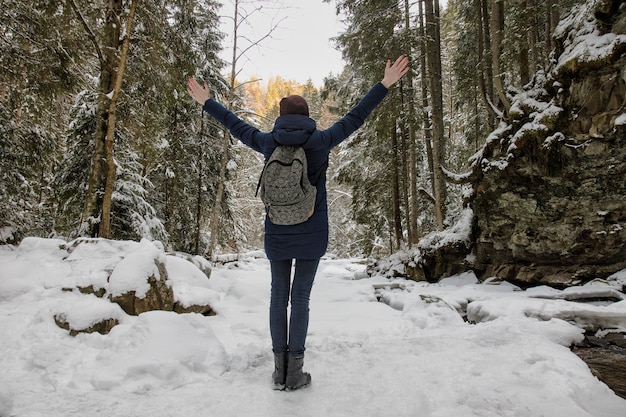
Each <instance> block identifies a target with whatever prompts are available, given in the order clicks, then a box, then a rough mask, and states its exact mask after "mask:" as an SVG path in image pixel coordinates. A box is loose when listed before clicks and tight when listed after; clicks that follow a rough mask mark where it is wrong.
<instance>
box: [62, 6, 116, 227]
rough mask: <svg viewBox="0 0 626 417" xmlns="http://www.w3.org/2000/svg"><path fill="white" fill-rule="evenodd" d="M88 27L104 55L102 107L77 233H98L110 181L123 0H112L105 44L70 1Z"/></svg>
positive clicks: (101, 82)
mask: <svg viewBox="0 0 626 417" xmlns="http://www.w3.org/2000/svg"><path fill="white" fill-rule="evenodd" d="M69 3H70V5H71V6H72V8H73V9H74V11H75V13H76V15H77V17H78V18H79V20H80V21H81V23H82V24H83V26H84V28H85V31H86V32H87V34H88V36H89V38H90V39H91V41H92V43H93V44H94V48H95V50H96V52H97V54H98V57H99V59H100V83H99V86H98V91H99V95H98V109H97V112H96V132H95V137H94V148H93V153H92V156H91V163H90V168H89V176H88V178H87V190H85V202H84V205H83V211H82V214H81V218H80V223H79V226H78V230H77V234H78V235H84V234H87V235H89V236H92V237H96V236H98V233H99V226H100V222H101V217H100V215H101V210H102V194H103V192H104V184H105V181H106V166H105V160H106V156H105V141H106V135H107V125H108V117H109V98H108V97H107V94H109V93H110V92H111V90H113V88H114V80H115V68H116V66H117V56H116V51H117V50H118V48H119V40H120V24H119V23H120V22H119V16H120V14H121V12H122V10H123V9H122V0H108V1H107V6H106V12H105V22H104V39H103V46H100V45H99V43H98V41H97V39H96V37H95V35H94V32H93V31H92V30H91V29H90V28H89V26H88V25H87V23H86V21H85V19H84V18H83V16H82V14H81V13H80V11H79V10H78V7H77V6H76V3H75V2H74V1H73V0H70V1H69Z"/></svg>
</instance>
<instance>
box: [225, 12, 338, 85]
mask: <svg viewBox="0 0 626 417" xmlns="http://www.w3.org/2000/svg"><path fill="white" fill-rule="evenodd" d="M259 4H261V5H263V9H261V10H255V8H256V7H258V5H259ZM240 7H243V8H244V10H246V11H248V13H251V12H253V10H254V12H253V13H251V16H250V19H249V22H250V24H248V25H243V26H242V27H241V29H240V32H241V34H242V36H245V37H247V38H248V39H250V40H251V41H255V40H258V39H260V38H262V37H263V36H265V35H266V34H267V33H268V31H269V30H270V29H271V28H272V26H273V24H276V23H278V27H277V28H276V30H274V31H273V32H272V35H271V37H270V38H266V39H263V41H262V42H261V43H260V45H259V46H255V47H252V48H251V49H250V50H248V51H247V52H246V56H245V58H243V59H242V60H241V61H240V62H239V64H238V66H239V69H240V70H241V72H240V74H239V75H238V79H240V80H247V79H249V78H251V77H259V78H262V79H263V80H264V81H267V80H268V79H269V78H270V77H272V76H278V75H279V76H281V77H282V78H284V79H287V80H293V81H297V82H300V83H306V82H307V81H308V80H309V79H310V80H311V81H312V82H313V84H315V85H318V86H321V85H322V84H323V81H324V77H326V76H328V75H329V73H332V74H335V75H336V74H339V73H340V72H341V70H342V69H343V66H344V63H343V60H342V58H341V53H340V52H339V51H338V50H336V49H335V47H334V45H333V42H332V41H331V40H330V39H331V38H332V37H334V36H336V35H337V34H339V33H340V32H341V31H342V24H341V22H340V21H339V18H338V16H337V15H336V14H335V3H334V1H331V2H330V3H324V2H322V1H321V0H315V1H301V0H283V1H281V2H274V1H273V2H260V1H254V2H245V3H244V4H243V5H242V6H240ZM233 9H234V6H233V0H225V1H224V2H223V7H222V10H221V12H220V15H221V16H222V19H221V20H222V27H221V29H222V31H223V32H224V33H225V34H226V35H227V38H226V40H225V42H224V51H223V52H222V57H223V58H224V59H225V60H226V61H227V62H230V61H231V56H232V32H233V30H232V18H229V17H227V16H232V13H233V12H232V11H233ZM248 45H250V43H249V42H245V41H243V42H242V44H240V45H239V48H240V49H241V48H246V47H247V46H248Z"/></svg>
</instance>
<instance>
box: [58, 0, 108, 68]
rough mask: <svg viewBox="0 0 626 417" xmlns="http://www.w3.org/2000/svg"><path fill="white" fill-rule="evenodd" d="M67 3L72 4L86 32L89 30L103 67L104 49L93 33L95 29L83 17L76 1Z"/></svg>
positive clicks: (69, 0)
mask: <svg viewBox="0 0 626 417" xmlns="http://www.w3.org/2000/svg"><path fill="white" fill-rule="evenodd" d="M67 3H68V4H69V5H70V7H71V8H72V10H74V13H75V14H76V17H78V20H79V21H80V23H81V24H82V25H83V28H84V29H85V32H87V37H89V40H90V41H91V43H93V46H94V47H95V49H96V53H97V54H98V60H99V61H100V67H102V66H103V65H104V56H103V55H102V49H101V48H100V45H99V44H98V39H97V38H96V35H95V34H94V33H93V31H92V30H91V28H90V27H89V24H88V23H87V21H86V20H85V18H84V17H83V14H82V13H81V12H80V9H79V8H78V6H77V5H76V2H75V1H74V0H67Z"/></svg>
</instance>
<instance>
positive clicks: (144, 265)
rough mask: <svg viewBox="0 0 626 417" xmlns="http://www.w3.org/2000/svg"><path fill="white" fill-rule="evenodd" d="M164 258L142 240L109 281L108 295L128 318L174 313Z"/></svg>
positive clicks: (161, 253) (172, 292) (160, 251)
mask: <svg viewBox="0 0 626 417" xmlns="http://www.w3.org/2000/svg"><path fill="white" fill-rule="evenodd" d="M165 263H166V258H165V254H164V253H163V251H162V250H161V249H159V248H157V247H156V246H155V245H154V244H153V243H152V242H149V241H147V240H142V241H141V244H140V246H139V248H138V249H136V250H135V251H133V252H131V253H129V254H128V255H126V257H125V258H124V259H122V261H120V263H119V264H118V265H117V266H116V267H115V269H114V270H113V273H112V274H111V276H110V277H109V285H108V294H109V298H110V300H111V301H113V302H115V303H117V304H119V305H120V307H122V309H123V310H124V311H125V312H126V313H127V314H130V315H133V316H136V315H139V314H141V313H145V312H146V311H153V310H165V311H172V310H173V309H174V291H173V290H172V287H171V285H170V283H169V282H168V279H167V268H166V266H165Z"/></svg>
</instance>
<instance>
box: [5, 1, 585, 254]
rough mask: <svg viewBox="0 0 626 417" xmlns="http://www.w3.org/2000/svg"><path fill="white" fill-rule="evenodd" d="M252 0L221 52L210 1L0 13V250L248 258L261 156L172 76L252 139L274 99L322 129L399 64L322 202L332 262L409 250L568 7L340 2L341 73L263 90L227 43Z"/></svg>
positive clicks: (257, 214)
mask: <svg viewBox="0 0 626 417" xmlns="http://www.w3.org/2000/svg"><path fill="white" fill-rule="evenodd" d="M262 3H264V2H262V1H244V0H233V5H234V6H235V7H234V11H233V14H232V15H230V16H227V17H226V18H228V19H230V21H232V33H231V35H232V39H233V42H232V44H230V45H225V43H224V40H223V39H224V38H223V34H222V33H220V31H219V30H218V28H219V22H220V19H224V18H225V17H224V16H221V17H220V10H221V9H220V4H219V3H218V2H217V1H214V0H156V1H151V2H147V1H141V0H98V1H94V2H92V1H86V0H50V1H46V2H31V1H29V2H23V1H18V0H6V1H5V0H2V1H0V6H1V7H0V26H1V27H2V37H1V38H0V68H1V69H2V71H0V240H2V241H5V242H6V241H19V239H20V238H21V237H23V236H28V235H37V236H63V237H66V238H74V237H79V236H86V237H105V238H114V239H140V238H148V239H159V240H162V241H163V242H164V243H166V245H167V246H168V247H169V248H170V249H172V250H177V251H184V252H189V253H194V254H201V255H205V256H207V257H211V256H212V255H213V254H215V252H217V251H219V250H226V249H228V250H239V249H243V248H242V246H247V247H248V248H253V247H258V246H259V244H260V238H259V236H260V233H261V227H260V225H261V224H262V211H261V210H260V205H259V204H258V202H256V203H255V202H254V201H253V199H254V197H253V189H254V187H255V186H256V179H257V178H256V176H257V175H258V172H257V169H258V167H259V166H262V160H260V156H258V155H254V154H253V153H251V152H250V151H249V150H247V149H244V148H243V147H242V146H240V145H238V144H237V143H236V142H235V141H233V140H232V138H231V137H230V136H229V135H228V132H225V131H224V130H223V129H222V128H221V127H220V126H218V125H216V123H215V122H214V121H213V120H211V118H210V117H208V116H206V115H204V114H203V113H202V112H201V110H200V109H199V107H198V106H197V105H196V104H194V103H193V102H192V101H191V100H189V98H188V97H187V95H186V92H185V90H184V88H185V87H184V86H185V81H186V79H187V78H188V77H190V76H195V77H197V78H198V79H201V80H203V81H206V82H207V83H208V84H209V85H210V86H211V89H212V91H213V94H214V96H215V97H216V98H217V99H218V100H220V101H221V102H222V103H224V104H225V105H227V106H228V107H229V108H230V109H231V110H233V111H235V112H236V113H237V114H240V115H241V116H242V117H244V118H245V119H246V120H248V121H250V122H252V123H255V124H256V125H258V126H259V127H260V128H264V129H266V130H268V129H271V126H272V123H273V119H274V118H275V117H276V116H277V112H278V109H277V107H276V106H277V102H278V98H279V97H281V96H284V95H287V94H294V93H296V94H301V95H303V96H305V97H306V98H307V100H308V101H309V103H310V106H311V113H312V117H314V118H315V119H316V120H318V122H319V123H318V125H319V126H320V127H324V126H327V125H328V124H329V123H332V121H333V120H335V119H336V118H337V117H339V116H340V115H341V114H343V113H344V112H345V111H347V110H348V109H349V108H350V107H351V106H353V105H354V104H356V101H357V100H358V99H359V98H360V97H361V96H362V95H363V94H364V93H365V92H366V91H367V89H369V87H371V85H372V84H373V83H374V82H376V81H378V80H379V79H380V77H381V67H382V65H384V62H385V61H386V60H387V59H388V58H393V57H395V56H397V55H399V54H407V55H409V57H410V59H411V62H412V71H411V73H410V74H408V76H407V77H405V79H403V80H402V83H401V84H400V85H399V86H398V87H395V88H394V89H393V90H392V91H391V92H390V95H389V97H388V98H387V99H386V101H385V102H384V103H383V105H382V106H381V107H380V108H379V110H377V112H376V113H375V115H373V117H372V118H371V119H370V120H368V122H367V123H366V125H365V126H364V128H363V129H361V130H360V131H359V132H358V133H357V134H355V135H354V137H353V138H351V140H349V141H348V142H347V143H345V144H344V145H342V146H341V147H339V148H338V149H337V150H336V152H335V155H334V156H333V158H332V160H331V165H330V168H329V169H330V173H331V176H332V178H333V180H334V181H333V183H332V185H331V186H330V190H331V196H330V197H329V202H330V204H331V205H334V206H335V207H331V223H332V224H333V227H332V229H333V230H334V232H333V237H332V240H331V246H332V247H333V248H334V249H335V251H336V252H337V253H338V254H340V255H351V254H366V255H370V254H372V253H378V252H392V251H394V250H397V249H399V248H402V247H407V246H411V245H414V244H415V243H417V242H418V240H419V238H420V237H421V236H423V235H424V234H426V233H428V232H429V231H432V230H438V229H439V230H441V229H443V228H444V227H445V226H446V225H447V224H449V223H450V222H452V221H453V220H454V218H455V216H456V215H457V214H458V212H459V210H460V199H461V196H462V193H463V192H464V190H463V188H462V186H460V185H454V184H451V183H450V175H449V172H454V171H462V170H463V169H464V167H465V166H466V161H467V159H468V157H469V156H470V155H471V154H472V153H474V152H475V150H476V149H477V148H479V147H480V146H481V145H482V143H484V141H485V138H486V137H487V135H488V133H489V132H491V131H492V130H493V129H494V128H495V127H496V126H497V125H498V122H499V121H501V120H504V119H506V117H507V114H508V112H509V111H510V103H509V97H510V96H511V94H512V93H513V92H515V91H518V90H520V89H522V88H523V86H524V85H525V84H526V83H528V82H529V81H530V79H531V77H533V76H534V74H536V73H537V71H541V70H542V69H545V68H547V67H548V66H549V64H550V61H549V60H550V52H551V50H552V44H551V42H552V33H553V32H554V30H555V27H556V25H557V23H558V19H559V14H560V13H561V12H564V11H568V10H569V9H570V8H571V7H572V6H573V5H574V4H575V3H576V2H575V1H572V0H569V1H566V0H561V1H558V0H546V1H539V0H511V1H506V2H504V1H497V0H450V1H449V2H448V4H447V7H446V9H445V10H442V9H441V8H440V6H439V3H438V1H433V0H425V1H416V2H413V1H409V0H376V1H367V2H364V1H360V0H336V1H334V4H335V6H336V9H337V12H338V13H339V14H340V15H341V16H342V18H343V19H344V20H345V22H346V29H345V31H344V32H343V33H341V34H340V35H339V36H338V37H337V38H336V39H335V43H336V47H338V48H339V49H340V50H341V51H342V53H343V56H344V58H345V61H346V67H345V69H344V71H343V72H342V73H341V74H336V75H332V76H329V77H328V78H327V79H326V80H325V83H324V85H323V86H313V85H312V84H311V83H308V84H305V85H297V84H295V83H293V82H289V81H287V80H282V79H280V78H279V77H277V78H276V79H274V80H270V82H268V83H267V84H266V86H263V87H261V86H260V83H258V82H254V80H246V81H244V82H240V80H237V74H238V70H239V68H238V63H239V62H240V59H241V58H242V57H243V56H245V52H246V50H247V48H249V47H251V46H253V45H255V44H261V45H262V41H263V37H260V38H259V39H256V40H252V41H250V40H249V39H246V38H245V36H241V35H240V34H239V32H238V31H239V30H241V27H242V25H243V24H245V22H246V20H247V19H248V18H249V16H250V15H251V14H253V13H255V12H257V11H258V10H259V8H260V7H261V5H262ZM271 30H273V28H270V29H269V31H268V34H267V35H269V34H270V32H271ZM246 42H247V43H246ZM224 48H230V50H231V51H232V59H231V60H230V62H224V60H223V59H221V58H220V51H221V50H222V49H224ZM333 193H334V194H333ZM333 208H334V210H333Z"/></svg>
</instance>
